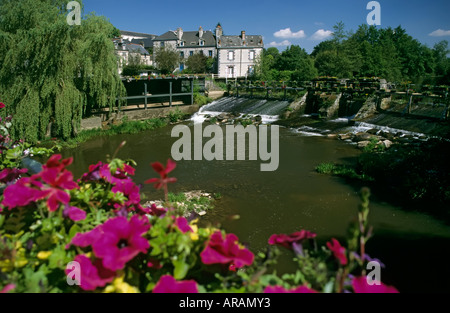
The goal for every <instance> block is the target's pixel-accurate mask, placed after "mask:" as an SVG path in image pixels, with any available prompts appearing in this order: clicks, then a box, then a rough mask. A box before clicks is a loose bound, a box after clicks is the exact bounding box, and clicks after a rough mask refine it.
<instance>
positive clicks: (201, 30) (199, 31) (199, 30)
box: [198, 26, 203, 38]
mask: <svg viewBox="0 0 450 313" xmlns="http://www.w3.org/2000/svg"><path fill="white" fill-rule="evenodd" d="M198 37H200V38H202V37H203V28H202V27H201V26H200V28H199V29H198Z"/></svg>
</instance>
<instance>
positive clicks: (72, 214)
mask: <svg viewBox="0 0 450 313" xmlns="http://www.w3.org/2000/svg"><path fill="white" fill-rule="evenodd" d="M63 215H64V217H68V218H70V219H71V220H72V221H74V222H78V221H82V220H85V219H86V212H85V211H83V210H81V209H79V208H77V207H74V206H66V209H65V210H64V211H63Z"/></svg>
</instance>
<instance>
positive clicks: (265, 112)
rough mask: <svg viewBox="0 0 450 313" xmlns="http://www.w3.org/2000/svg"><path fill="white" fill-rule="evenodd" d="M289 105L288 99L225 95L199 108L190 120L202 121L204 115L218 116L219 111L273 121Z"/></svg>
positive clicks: (264, 121) (265, 121)
mask: <svg viewBox="0 0 450 313" xmlns="http://www.w3.org/2000/svg"><path fill="white" fill-rule="evenodd" d="M288 106H289V102H288V101H280V100H265V99H247V98H235V97H225V98H222V99H219V100H216V101H214V102H212V103H210V104H208V105H205V106H203V107H201V108H200V110H199V111H198V112H197V113H195V114H194V115H193V116H192V118H191V120H192V121H193V122H194V123H203V122H204V121H205V119H206V116H207V115H208V116H218V115H220V114H221V113H233V114H236V115H241V116H244V115H248V116H257V115H259V116H261V117H262V121H263V123H273V122H275V121H277V120H278V117H279V115H280V114H281V113H282V112H283V111H284V110H285V109H286V108H287V107H288Z"/></svg>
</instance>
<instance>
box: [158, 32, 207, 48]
mask: <svg viewBox="0 0 450 313" xmlns="http://www.w3.org/2000/svg"><path fill="white" fill-rule="evenodd" d="M202 39H203V41H204V42H205V43H204V45H203V46H200V37H199V32H198V31H183V37H182V38H181V40H182V41H184V46H182V47H183V48H194V47H215V46H216V39H215V37H214V34H213V33H212V32H211V31H209V30H206V31H203V36H202ZM175 40H176V41H177V40H178V36H177V34H176V32H174V31H168V32H166V33H164V34H162V35H161V36H158V37H156V38H155V39H154V41H175Z"/></svg>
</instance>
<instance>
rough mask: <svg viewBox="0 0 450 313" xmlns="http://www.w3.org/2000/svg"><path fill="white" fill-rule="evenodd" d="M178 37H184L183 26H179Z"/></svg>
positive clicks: (179, 38)
mask: <svg viewBox="0 0 450 313" xmlns="http://www.w3.org/2000/svg"><path fill="white" fill-rule="evenodd" d="M177 37H178V40H181V39H182V38H183V28H181V27H178V28H177Z"/></svg>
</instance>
